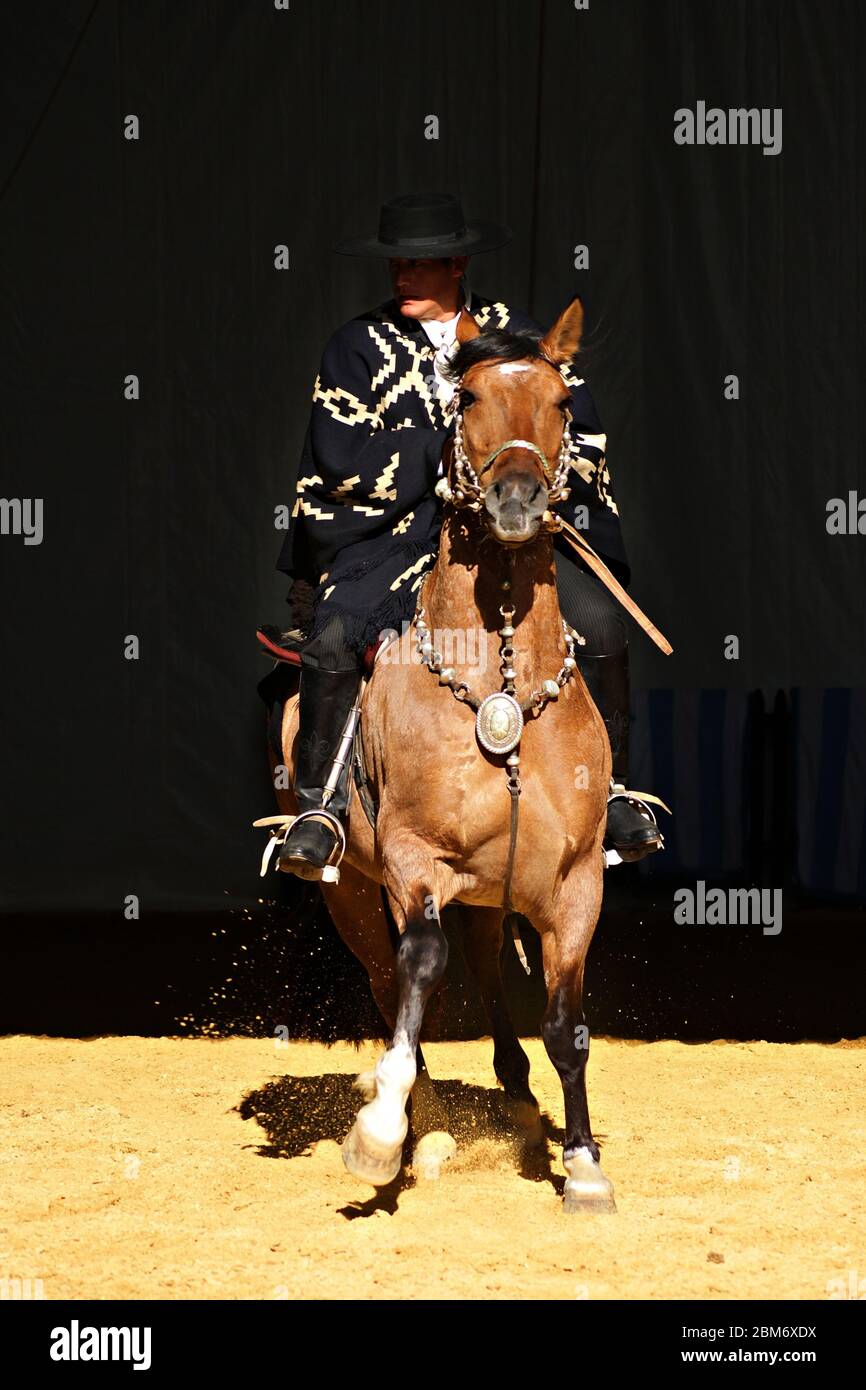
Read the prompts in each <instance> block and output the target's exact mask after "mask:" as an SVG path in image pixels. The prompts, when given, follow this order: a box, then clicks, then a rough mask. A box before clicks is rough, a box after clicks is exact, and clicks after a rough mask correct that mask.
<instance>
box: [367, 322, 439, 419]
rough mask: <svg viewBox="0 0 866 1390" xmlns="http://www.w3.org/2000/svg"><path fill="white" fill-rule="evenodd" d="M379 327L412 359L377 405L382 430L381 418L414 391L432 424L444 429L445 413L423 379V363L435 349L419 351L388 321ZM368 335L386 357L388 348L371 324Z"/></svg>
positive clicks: (380, 323)
mask: <svg viewBox="0 0 866 1390" xmlns="http://www.w3.org/2000/svg"><path fill="white" fill-rule="evenodd" d="M379 326H380V328H381V329H382V330H383V331H384V332H386V333H388V334H389V335H390V336H391V337H392V338H395V339H396V341H397V342H398V343H399V344H400V346H401V347H402V348H404V350H405V352H406V354H407V356H408V358H409V366H408V368H407V369H406V371H404V372H403V374H402V375H401V376H400V377H398V378H397V380H396V381H395V382H394V383H393V385H392V386H390V387H389V389H388V390H387V391H386V392H385V393H384V395H383V396H382V397H381V398H380V400H378V401H377V402H376V419H377V425H378V427H379V428H380V429H381V428H382V427H383V423H382V417H383V416H384V414H385V412H386V411H387V410H388V409H389V408H390V407H391V406H392V405H394V403H395V402H396V401H397V400H398V399H399V398H400V396H403V395H405V394H406V392H407V391H415V392H417V394H418V397H419V399H420V400H421V403H422V405H423V406H424V409H425V410H426V411H427V415H428V417H429V419H430V423H431V424H432V425H435V426H437V427H438V428H441V426H442V412H441V410H440V408H439V403H438V400H435V399H434V397H433V396H432V395H431V394H430V388H429V386H428V385H427V380H428V378H427V377H425V376H424V373H423V371H422V364H423V363H424V361H429V360H430V359H431V358H432V356H433V349H432V347H430V346H429V345H428V346H427V347H423V346H422V347H421V348H420V349H419V348H417V347H416V346H415V344H414V343H413V341H412V340H411V338H407V337H405V336H404V334H402V333H401V332H400V331H399V329H398V328H397V326H396V324H393V323H388V322H387V321H386V320H385V319H380V320H379ZM369 332H370V336H371V338H372V339H373V341H374V342H375V343H377V344H378V345H379V350H380V351H381V352H382V354H383V356H384V354H385V352H386V351H387V350H388V349H387V345H385V344H383V343H382V340H381V338H380V337H379V334H378V333H377V332H376V330H375V329H374V327H373V325H372V324H370V325H369ZM380 374H381V370H380V372H379V373H377V378H378V376H379V375H380ZM431 375H432V374H431Z"/></svg>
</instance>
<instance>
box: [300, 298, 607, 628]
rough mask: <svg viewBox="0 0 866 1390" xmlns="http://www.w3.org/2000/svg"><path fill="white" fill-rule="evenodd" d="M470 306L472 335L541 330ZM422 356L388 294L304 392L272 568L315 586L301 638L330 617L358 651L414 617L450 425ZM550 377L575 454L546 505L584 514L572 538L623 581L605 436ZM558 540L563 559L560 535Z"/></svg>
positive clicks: (588, 402)
mask: <svg viewBox="0 0 866 1390" xmlns="http://www.w3.org/2000/svg"><path fill="white" fill-rule="evenodd" d="M468 307H469V309H470V312H471V313H472V315H473V317H474V318H475V319H476V321H477V322H478V325H479V327H480V328H481V331H482V332H484V331H485V329H488V330H489V329H494V328H501V329H505V330H507V331H509V332H512V333H520V332H525V331H527V330H528V331H535V332H538V331H540V330H539V329H538V325H537V324H535V323H533V321H532V319H530V318H529V317H527V315H526V314H521V313H518V312H516V311H512V310H510V309H509V308H508V307H507V306H506V305H505V304H501V303H494V302H493V301H492V300H489V299H483V298H481V296H479V295H476V294H473V295H472V296H471V298H470V303H469V306H468ZM433 356H434V349H433V346H432V344H431V342H430V340H429V339H428V337H427V335H426V334H425V332H424V330H423V328H422V327H421V324H420V323H419V322H418V321H417V320H415V319H408V318H406V317H404V315H403V314H401V313H400V311H399V308H398V307H397V304H396V302H395V301H394V300H393V299H392V300H388V301H387V302H386V303H385V304H382V305H380V306H379V308H378V309H373V310H371V311H370V312H369V313H366V314H361V315H360V316H359V317H358V318H356V319H352V320H351V322H350V323H347V324H345V325H344V326H343V327H342V328H340V329H338V331H337V332H336V333H335V334H334V336H333V337H332V338H331V340H330V342H329V343H328V345H327V347H326V348H325V352H324V355H323V357H322V365H321V369H320V371H319V375H318V377H317V378H316V383H315V387H314V389H313V407H312V411H311V414H310V423H309V427H308V429H307V434H306V438H305V440H304V448H303V453H302V455H301V462H300V468H299V472H298V477H297V481H296V485H295V489H296V491H295V502H294V507H293V510H292V515H291V521H290V526H289V530H288V532H287V534H286V539H285V541H284V543H283V547H282V550H281V552H280V557H279V560H278V562H277V568H278V569H280V570H282V571H283V572H284V573H285V574H288V575H290V576H291V577H292V579H293V580H295V581H296V582H297V581H299V580H300V581H303V582H304V583H305V584H308V585H310V586H311V587H312V588H313V589H314V591H315V592H314V594H313V623H312V627H311V628H310V635H311V636H313V635H315V634H317V633H318V632H320V631H321V629H322V628H323V627H324V625H325V623H326V622H327V621H328V619H329V617H330V616H331V615H332V614H335V613H339V615H340V616H341V617H342V619H343V623H344V628H345V632H346V639H347V642H348V644H349V646H350V647H352V648H353V650H355V651H356V652H363V650H364V648H365V647H366V646H367V645H368V644H369V643H371V642H375V641H376V639H377V637H378V636H379V634H380V633H381V632H382V631H384V630H385V629H387V628H397V629H399V628H400V626H401V624H402V623H403V622H404V621H408V620H409V619H410V618H411V617H412V614H413V612H414V611H415V605H416V602H417V591H418V588H419V586H420V584H421V581H422V579H423V577H424V574H425V573H426V572H427V570H428V569H429V568H430V567H431V565H432V563H433V561H434V559H435V556H436V551H437V547H438V541H439V530H440V527H441V522H442V504H441V503H440V502H439V499H438V498H437V497H436V496H435V494H434V491H433V489H434V487H435V485H436V481H437V477H438V469H439V460H440V457H441V454H442V445H443V443H444V441H445V439H446V436H447V435H448V434H449V433H450V432H451V429H452V428H453V426H452V424H451V421H450V418H446V416H445V414H444V412H443V403H442V401H441V400H440V396H439V392H438V389H437V382H436V378H435V376H434V371H433ZM562 375H563V378H564V380H565V382H566V384H567V385H568V386H569V387H570V388H571V398H572V406H571V409H572V421H571V425H570V428H571V431H572V434H573V435H574V437H575V440H576V441H577V443H578V446H579V457H578V460H577V464H576V466H575V467H574V468H573V470H572V472H571V474H570V476H569V479H568V484H569V486H570V488H571V497H570V498H569V500H568V501H567V502H565V503H563V504H562V505H561V506H560V507H559V508H558V510H559V511H560V512H561V514H562V515H563V516H564V517H565V518H566V519H567V520H570V521H573V519H574V512H575V508H576V507H578V506H585V507H586V508H587V510H588V515H589V525H588V526H585V527H583V528H582V529H583V534H584V535H586V537H587V539H588V540H589V543H590V545H592V546H593V547H594V548H595V549H596V550H597V551H598V552H599V553H600V554H601V555H602V556H604V558H605V559H606V560H607V561H608V563H609V564H610V565H611V568H613V569H614V570H615V572H616V573H617V574H618V576H619V577H620V578H621V579H622V580H623V581H624V582H627V581H628V578H629V570H628V562H627V559H626V554H625V548H624V546H623V541H622V535H621V532H620V526H619V514H618V512H617V508H616V503H615V501H614V498H613V493H612V489H611V482H610V475H609V473H608V470H607V466H606V463H605V457H604V449H605V443H606V439H605V435H604V434H603V433H602V428H601V423H600V421H599V418H598V415H597V413H596V409H595V405H594V404H593V400H592V397H591V395H590V393H589V389H588V387H587V386H586V384H585V383H584V382H583V381H582V380H581V379H580V378H579V377H578V376H577V374H576V372H575V371H574V369H573V368H571V367H569V366H566V367H563V368H562ZM556 545H557V546H563V547H564V549H565V553H567V554H568V555H569V556H573V554H574V552H573V551H571V550H570V549H569V547H568V546H567V545H566V544H565V543H564V542H563V541H562V540H561V539H558V540H557V541H556ZM290 598H291V596H290ZM293 609H294V604H293Z"/></svg>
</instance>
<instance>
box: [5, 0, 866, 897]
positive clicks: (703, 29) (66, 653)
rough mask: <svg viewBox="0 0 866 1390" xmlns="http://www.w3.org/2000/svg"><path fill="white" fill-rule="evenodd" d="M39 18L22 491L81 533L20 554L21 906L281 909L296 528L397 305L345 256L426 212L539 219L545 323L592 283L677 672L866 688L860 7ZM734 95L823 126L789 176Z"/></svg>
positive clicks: (15, 617) (508, 250)
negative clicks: (430, 198) (317, 379)
mask: <svg viewBox="0 0 866 1390" xmlns="http://www.w3.org/2000/svg"><path fill="white" fill-rule="evenodd" d="M0 23H2V26H3V32H2V36H0V37H2V42H0V49H2V51H3V53H4V55H5V58H4V63H5V67H6V70H7V71H6V80H5V81H4V96H3V112H2V114H3V119H2V121H0V132H2V143H0V187H2V189H3V193H2V203H0V266H2V268H0V295H2V304H3V339H2V349H0V350H2V357H0V420H2V435H0V439H2V454H3V483H2V493H3V495H4V496H5V497H7V498H14V497H22V496H29V497H42V498H44V507H45V523H44V524H45V533H44V540H43V542H42V544H41V545H39V546H30V547H25V546H24V545H23V543H22V539H21V537H16V536H0V564H2V567H3V594H4V617H3V623H2V647H3V651H2V658H3V682H2V704H3V722H4V730H5V733H4V745H3V752H4V758H3V763H4V767H3V776H2V785H3V823H2V893H3V899H4V901H5V902H6V903H7V904H12V905H16V906H28V907H48V908H53V907H57V908H61V907H62V908H73V907H77V908H87V907H100V908H105V909H108V910H114V909H115V908H116V907H117V905H118V904H119V903H120V902H121V900H122V898H123V896H124V895H125V894H127V893H136V894H138V895H140V897H141V900H142V904H143V906H145V905H146V906H150V907H156V906H162V907H171V908H177V907H196V908H198V907H205V906H208V905H213V904H222V903H224V902H225V895H226V894H227V893H228V894H229V895H238V896H241V895H252V896H255V894H256V893H257V892H258V891H259V888H258V880H257V877H256V874H257V865H258V856H259V853H260V850H261V841H260V839H259V838H258V832H254V831H252V830H251V829H250V828H249V827H250V822H251V821H252V820H253V819H254V817H256V816H258V815H265V814H269V813H270V812H271V811H272V810H273V798H272V793H271V788H270V784H269V780H268V774H267V764H266V740H265V727H264V721H263V711H262V708H261V703H260V701H259V700H258V698H257V695H256V682H257V680H258V679H259V678H260V677H261V675H262V674H263V672H264V670H265V669H266V667H265V665H264V661H263V658H262V657H261V656H259V654H258V652H257V649H256V643H255V640H254V635H253V634H254V629H255V627H256V625H257V623H259V622H262V621H265V622H276V623H280V622H282V621H283V620H284V616H285V612H286V610H285V608H284V602H283V600H284V596H285V589H286V583H285V580H284V578H283V577H282V576H280V575H279V574H278V573H277V572H276V569H275V564H276V559H277V554H278V551H279V548H280V541H281V539H282V536H281V533H279V532H278V531H276V530H275V528H274V509H275V507H277V506H279V505H280V504H284V503H287V502H290V501H291V488H292V483H293V478H294V475H295V470H296V468H297V463H298V460H299V457H300V452H301V446H302V442H303V437H304V432H305V429H306V425H307V410H308V402H309V396H310V392H311V389H312V384H313V378H314V376H315V371H316V368H317V364H318V362H319V359H320V356H321V351H322V347H323V345H324V343H325V342H326V341H327V339H328V337H329V336H330V334H331V333H332V332H333V330H334V328H335V327H336V326H337V325H339V324H340V323H342V322H344V321H346V320H347V319H349V318H351V317H352V316H353V315H355V314H357V313H358V312H360V311H362V310H364V309H365V308H368V307H370V306H372V305H375V304H377V303H379V302H380V301H381V300H382V298H383V297H384V295H385V294H387V293H388V284H387V280H386V278H385V272H384V268H383V266H382V265H381V264H380V263H378V262H376V261H372V260H371V261H364V260H356V259H349V258H341V257H337V256H334V255H332V254H331V253H330V251H329V249H328V248H329V245H330V244H331V243H332V242H334V241H335V240H337V239H338V238H339V237H341V236H343V235H347V234H352V233H355V232H362V231H365V230H367V229H368V228H371V227H373V226H375V222H376V217H377V210H378V204H379V202H380V200H381V198H382V197H384V196H387V195H390V194H393V193H395V192H399V191H403V190H413V189H416V190H417V189H423V188H446V189H454V190H456V191H457V192H459V193H460V194H461V195H462V196H463V198H464V201H465V203H466V206H467V209H468V211H469V214H470V216H471V215H472V214H476V215H480V216H487V217H490V218H494V219H501V220H504V221H506V222H507V223H509V224H510V225H511V226H512V228H513V230H514V234H515V235H514V240H513V241H512V243H511V244H510V245H509V246H506V247H504V248H503V249H501V250H499V251H496V252H493V253H490V254H488V255H485V256H483V257H480V258H478V260H477V261H475V262H473V263H472V264H471V266H470V280H471V283H472V286H473V288H475V289H477V290H478V291H479V292H481V293H483V294H489V295H493V296H496V295H501V296H502V297H503V298H505V299H506V300H507V302H509V303H511V304H513V305H514V306H515V307H520V308H524V309H526V311H527V312H529V313H531V314H532V315H533V316H534V317H535V318H536V319H538V320H539V321H540V322H542V323H547V322H549V321H551V320H552V318H553V316H554V315H555V314H556V313H557V312H558V311H559V309H560V308H562V307H563V305H564V304H565V303H566V302H567V301H568V299H569V298H570V297H571V296H572V295H573V294H574V293H575V292H579V293H581V294H582V295H583V296H584V299H585V302H586V304H587V308H588V313H589V323H590V329H591V331H590V334H589V338H588V343H587V352H586V354H585V362H584V367H583V370H584V373H585V375H586V378H587V380H588V382H589V383H590V386H591V389H592V393H593V397H594V399H595V401H596V404H597V406H598V408H599V414H600V417H601V420H602V422H603V425H604V428H605V430H606V431H607V434H608V461H609V465H610V470H611V474H612V478H613V484H614V489H615V493H616V497H617V501H618V505H619V508H620V511H621V514H622V518H623V530H624V536H625V542H626V546H627V549H628V553H629V558H630V561H631V567H632V583H631V593H632V595H633V596H634V597H635V598H636V599H637V601H638V602H639V603H641V604H642V606H644V607H645V608H646V610H647V611H648V612H649V614H650V615H651V616H652V617H653V619H654V620H655V621H656V622H657V623H658V624H659V626H660V627H661V628H662V629H663V630H665V631H666V632H667V634H668V636H669V637H670V638H671V640H672V642H673V644H674V647H675V655H674V657H673V658H670V659H665V658H664V657H663V656H661V655H660V654H659V653H657V652H656V651H655V649H654V648H653V647H652V646H651V645H650V644H649V643H648V642H646V641H645V640H644V639H642V638H641V637H640V636H639V634H638V633H637V632H636V630H635V631H633V634H632V636H631V639H630V645H631V653H632V668H633V681H634V684H635V688H636V689H638V690H650V691H652V690H659V691H673V692H684V691H696V690H702V689H703V690H728V691H737V692H746V691H749V690H757V689H760V690H762V691H763V692H764V693H765V695H766V698H767V700H768V701H770V702H772V699H773V697H774V694H775V691H776V690H777V689H782V690H785V691H792V690H797V689H800V688H804V689H805V688H820V689H827V688H831V687H853V686H857V685H862V684H864V672H866V652H864V623H863V616H862V594H863V591H864V577H866V576H864V547H866V538H864V537H858V536H829V535H828V534H827V531H826V528H825V508H826V503H827V500H828V499H829V498H830V497H833V496H840V497H846V498H847V495H848V492H849V490H850V489H856V488H858V487H859V488H860V489H861V492H862V491H864V490H866V484H864V468H863V437H862V404H861V398H862V382H863V379H864V369H866V360H864V330H863V323H864V309H866V306H864V274H863V235H862V229H863V225H864V188H866V166H864V161H863V141H864V95H863V84H862V72H863V67H864V56H866V53H864V32H863V31H864V25H866V14H864V10H863V7H862V6H861V5H859V4H858V3H856V0H835V3H832V4H829V5H824V6H820V7H815V6H813V5H810V4H807V3H806V2H805V0H700V3H698V2H697V0H695V3H686V2H685V0H657V3H641V2H640V0H607V3H604V4H602V3H599V4H596V3H594V2H593V3H592V5H591V6H590V8H589V10H587V11H578V10H576V9H575V8H574V6H573V5H572V4H570V3H567V0H558V2H556V3H555V2H554V0H542V2H541V3H533V4H529V3H526V0H474V3H473V4H471V5H467V4H465V3H456V0H442V3H440V4H438V5H436V6H433V7H431V6H427V5H407V4H406V3H405V0H342V3H329V2H328V0H292V3H291V8H290V9H289V10H288V11H281V10H276V9H275V8H274V7H273V5H271V4H269V3H253V0H245V2H242V0H208V3H202V2H201V0H188V3H184V4H178V3H174V2H173V3H167V0H166V2H165V3H156V0H154V3H149V4H148V5H133V4H128V3H118V0H114V3H110V0H105V2H104V3H101V4H98V5H93V4H88V3H78V4H76V3H71V0H69V3H66V4H61V5H58V6H56V7H52V9H51V13H50V16H49V15H48V14H47V13H46V12H45V10H44V8H43V7H41V6H36V7H31V6H25V5H23V4H19V5H17V6H12V7H5V8H4V11H3V15H2V19H0ZM698 100H705V101H707V103H708V104H714V103H715V104H718V105H720V106H723V107H728V106H739V105H746V106H751V105H756V106H759V107H764V106H766V107H774V106H781V107H782V108H783V110H784V126H783V131H784V143H783V151H782V153H781V154H780V155H778V156H775V157H767V156H764V155H763V154H762V153H761V151H760V149H756V148H754V147H742V148H739V147H738V148H728V147H718V148H711V147H704V148H697V147H694V148H688V147H679V146H677V145H675V143H674V140H673V112H674V110H675V109H676V108H677V107H681V106H691V107H694V105H695V102H696V101H698ZM128 113H135V114H137V115H138V116H139V118H140V121H141V138H140V139H139V140H138V141H137V142H129V141H126V140H124V139H123V132H122V122H123V118H124V116H126V115H127V114H128ZM429 114H437V115H438V116H439V119H440V138H439V139H438V141H431V140H426V139H425V138H424V120H425V117H426V116H427V115H429ZM278 243H285V244H287V245H288V246H289V248H290V269H289V270H288V271H284V272H280V271H277V270H276V269H275V268H274V261H273V257H274V247H275V245H277V244H278ZM578 243H586V244H587V245H588V246H589V248H590V269H589V270H588V271H577V270H575V269H574V268H573V248H574V246H575V245H576V244H578ZM730 372H734V373H737V374H738V375H739V378H740V390H741V397H740V400H739V401H738V402H728V401H725V400H724V398H723V391H722V382H723V378H724V376H725V375H726V374H727V373H730ZM127 373H136V374H138V375H139V377H140V381H141V399H140V400H139V401H136V402H127V401H125V400H124V399H123V379H124V377H125V375H126V374H127ZM130 633H132V634H136V635H138V637H139V638H140V641H141V656H140V659H139V660H138V661H126V660H124V658H123V639H124V636H125V635H126V634H130ZM726 634H737V635H739V637H740V641H741V656H740V660H739V661H736V662H734V661H726V660H725V659H724V657H723V643H724V638H725V635H726ZM810 707H811V706H810V704H809V701H806V702H804V705H803V708H810ZM635 737H636V738H637V737H638V733H637V732H636V735H635ZM848 738H849V746H848V748H847V750H846V751H845V754H844V756H845V758H846V759H847V760H848V763H849V765H850V764H851V760H852V759H854V760H855V761H856V759H858V758H859V759H860V765H861V766H864V765H866V748H864V733H863V729H862V727H860V726H859V725H858V724H857V723H856V721H852V722H851V724H850V727H849V730H848ZM683 756H685V755H684V754H683ZM688 756H689V757H691V758H692V760H693V761H694V760H696V759H697V758H698V750H697V744H696V745H695V749H694V752H693V753H690V754H689V755H688ZM699 774H700V769H699V767H697V766H696V767H695V775H694V779H693V780H694V785H695V787H696V788H698V789H699V788H700V783H701V779H700V775H699ZM801 785H808V779H807V780H806V782H801ZM698 794H699V793H698ZM678 809H679V810H680V812H681V814H683V815H685V816H688V815H689V814H690V808H689V807H688V806H685V807H682V808H678ZM825 860H826V862H827V863H831V862H832V855H830V856H829V858H827V857H826V856H825V858H824V859H822V860H821V863H822V864H824V863H825ZM830 887H831V888H832V874H831V882H830Z"/></svg>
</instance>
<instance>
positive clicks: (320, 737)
mask: <svg viewBox="0 0 866 1390" xmlns="http://www.w3.org/2000/svg"><path fill="white" fill-rule="evenodd" d="M360 683H361V677H360V675H359V673H358V671H357V670H342V671H328V670H322V669H321V668H320V667H318V666H311V665H309V664H307V663H306V662H304V663H303V664H302V666H301V689H300V709H299V717H298V742H297V747H298V756H297V762H296V764H295V777H294V784H293V786H294V792H295V796H296V798H297V802H298V813H299V817H300V818H299V819H298V820H297V821H296V822H295V824H294V825H293V826H292V827H291V829H290V830H289V833H288V835H287V836H286V839H285V842H284V844H283V845H282V848H281V849H280V858H279V867H280V868H281V869H282V870H283V871H284V873H290V874H296V875H297V876H298V878H307V879H321V878H322V870H323V869H325V868H326V867H333V866H335V865H336V864H338V863H339V861H340V859H341V858H342V852H343V850H344V849H345V836H344V833H343V828H342V817H343V816H344V815H345V812H346V810H347V808H348V805H349V796H350V795H351V790H352V750H351V748H350V749H349V751H348V753H347V754H346V758H345V763H344V765H343V767H342V769H341V770H340V775H339V780H338V781H337V784H336V787H335V789H334V791H333V793H332V794H331V796H330V797H329V798H328V799H327V800H326V799H325V784H326V782H327V781H328V777H329V775H330V773H331V770H332V768H333V766H334V760H335V758H336V757H337V754H338V752H339V750H340V741H341V739H342V736H343V730H344V728H345V725H346V720H347V719H348V717H349V714H350V712H351V709H352V706H353V705H354V703H355V699H356V696H357V694H358V689H359V686H360ZM305 813H312V814H305ZM326 876H327V877H331V875H326Z"/></svg>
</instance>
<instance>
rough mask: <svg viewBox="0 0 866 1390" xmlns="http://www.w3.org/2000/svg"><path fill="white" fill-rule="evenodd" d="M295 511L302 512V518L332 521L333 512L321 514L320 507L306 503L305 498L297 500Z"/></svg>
mask: <svg viewBox="0 0 866 1390" xmlns="http://www.w3.org/2000/svg"><path fill="white" fill-rule="evenodd" d="M297 510H298V511H299V512H303V514H304V516H311V517H314V518H315V520H316V521H333V520H334V513H333V512H323V511H322V509H321V507H317V506H315V504H314V503H313V502H308V501H307V499H306V497H299V498H298V505H297Z"/></svg>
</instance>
